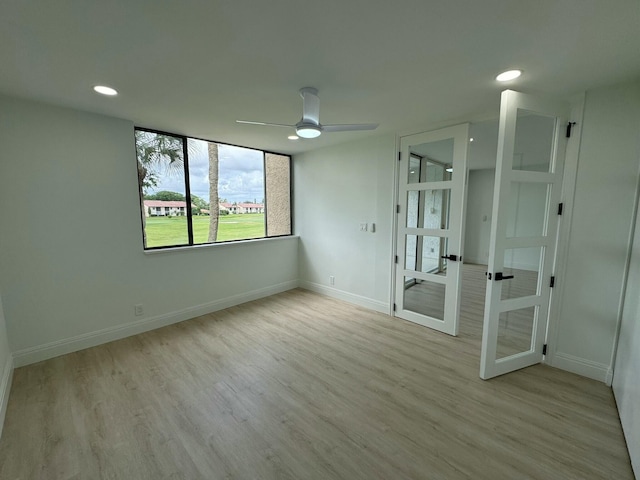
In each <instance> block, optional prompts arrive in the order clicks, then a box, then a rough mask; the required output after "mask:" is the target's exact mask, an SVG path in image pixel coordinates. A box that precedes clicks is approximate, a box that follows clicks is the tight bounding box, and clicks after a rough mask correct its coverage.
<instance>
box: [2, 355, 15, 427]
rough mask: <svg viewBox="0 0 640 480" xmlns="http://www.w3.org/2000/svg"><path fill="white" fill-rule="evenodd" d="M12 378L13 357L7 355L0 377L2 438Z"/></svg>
mask: <svg viewBox="0 0 640 480" xmlns="http://www.w3.org/2000/svg"><path fill="white" fill-rule="evenodd" d="M12 379H13V357H12V356H11V355H9V360H8V361H7V362H6V363H5V366H4V370H3V372H2V377H0V438H2V427H3V426H4V417H5V415H6V414H7V405H8V404H9V391H10V390H11V380H12Z"/></svg>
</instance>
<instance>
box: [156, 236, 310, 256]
mask: <svg viewBox="0 0 640 480" xmlns="http://www.w3.org/2000/svg"><path fill="white" fill-rule="evenodd" d="M298 238H300V237H299V236H298V235H283V236H281V237H268V238H252V239H250V240H234V241H231V242H220V243H203V244H201V245H189V246H181V247H165V248H157V249H153V250H143V253H144V254H145V255H157V254H162V253H172V252H188V251H192V250H200V249H203V248H225V247H233V246H235V245H249V244H252V243H262V242H274V241H280V240H290V239H298Z"/></svg>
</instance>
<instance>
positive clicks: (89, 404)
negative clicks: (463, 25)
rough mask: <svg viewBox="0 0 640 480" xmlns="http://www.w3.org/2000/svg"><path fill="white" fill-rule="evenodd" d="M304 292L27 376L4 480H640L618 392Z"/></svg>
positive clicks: (469, 328)
mask: <svg viewBox="0 0 640 480" xmlns="http://www.w3.org/2000/svg"><path fill="white" fill-rule="evenodd" d="M464 271H465V275H464V283H463V292H464V293H463V298H462V306H461V312H462V314H461V328H460V336H459V337H456V338H454V337H450V336H448V335H445V334H441V333H439V332H435V331H432V330H429V329H427V328H424V327H421V326H419V325H415V324H412V323H410V322H405V321H403V320H399V319H395V318H391V317H388V316H386V315H383V314H380V313H376V312H372V311H370V310H367V309H364V308H361V307H357V306H353V305H350V304H347V303H344V302H341V301H338V300H335V299H330V298H328V297H323V296H320V295H317V294H315V293H311V292H308V291H304V290H292V291H289V292H285V293H282V294H279V295H275V296H272V297H268V298H265V299H261V300H257V301H255V302H250V303H247V304H244V305H239V306H236V307H233V308H229V309H227V310H223V311H220V312H216V313H212V314H209V315H205V316H202V317H198V318H195V319H193V320H190V321H187V322H182V323H180V324H176V325H172V326H169V327H166V328H163V329H159V330H156V331H153V332H148V333H144V334H141V335H137V336H135V337H130V338H126V339H123V340H120V341H117V342H112V343H109V344H106V345H102V346H99V347H95V348H91V349H88V350H84V351H81V352H76V353H72V354H69V355H65V356H62V357H58V358H55V359H52V360H48V361H46V362H41V363H38V364H35V365H30V366H27V367H23V368H19V369H16V371H15V373H14V381H13V386H12V389H11V394H10V399H9V405H8V410H7V418H6V422H5V426H4V432H3V436H2V439H1V440H0V478H2V479H5V478H6V479H81V478H82V479H98V478H100V479H102V478H105V479H107V478H108V479H147V478H148V479H159V478H185V479H196V478H203V479H205V478H206V479H248V478H259V479H272V478H273V479H276V478H277V479H302V478H304V479H391V478H392V479H400V480H402V479H423V478H424V479H430V480H432V479H448V480H450V479H467V478H472V479H485V478H486V479H572V478H576V479H578V478H580V479H611V478H616V479H632V478H633V473H632V472H631V466H630V462H629V457H628V454H627V451H626V447H625V443H624V438H623V436H622V431H621V427H620V423H619V419H618V416H617V411H616V407H615V403H614V401H613V396H612V393H611V389H609V388H608V387H606V386H605V385H604V384H602V383H599V382H595V381H592V380H589V379H586V378H583V377H579V376H577V375H573V374H570V373H567V372H563V371H560V370H557V369H553V368H550V367H546V366H544V365H538V366H534V367H530V368H527V369H524V370H521V371H519V372H515V373H513V374H510V375H505V376H502V377H498V378H495V379H492V380H489V381H482V380H480V378H479V377H478V369H479V353H480V337H481V333H482V325H481V322H482V308H483V302H484V291H483V288H484V284H485V283H486V282H485V280H484V275H483V271H484V270H483V269H482V268H481V267H477V266H468V265H465V269H464Z"/></svg>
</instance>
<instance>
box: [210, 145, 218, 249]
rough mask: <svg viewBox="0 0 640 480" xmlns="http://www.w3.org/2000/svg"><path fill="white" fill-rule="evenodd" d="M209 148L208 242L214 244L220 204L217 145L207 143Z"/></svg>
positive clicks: (216, 235)
mask: <svg viewBox="0 0 640 480" xmlns="http://www.w3.org/2000/svg"><path fill="white" fill-rule="evenodd" d="M208 146H209V242H215V241H216V239H217V237H218V217H219V215H220V204H219V203H218V144H217V143H213V142H208Z"/></svg>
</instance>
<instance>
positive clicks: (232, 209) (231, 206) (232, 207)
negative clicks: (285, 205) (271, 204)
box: [220, 203, 264, 213]
mask: <svg viewBox="0 0 640 480" xmlns="http://www.w3.org/2000/svg"><path fill="white" fill-rule="evenodd" d="M222 209H224V210H228V211H229V213H264V204H262V203H221V204H220V210H222Z"/></svg>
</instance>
